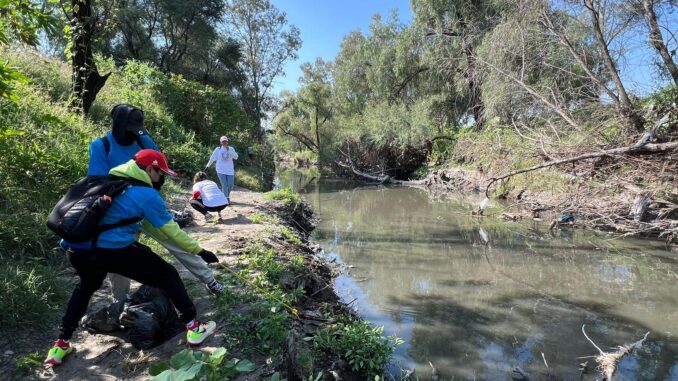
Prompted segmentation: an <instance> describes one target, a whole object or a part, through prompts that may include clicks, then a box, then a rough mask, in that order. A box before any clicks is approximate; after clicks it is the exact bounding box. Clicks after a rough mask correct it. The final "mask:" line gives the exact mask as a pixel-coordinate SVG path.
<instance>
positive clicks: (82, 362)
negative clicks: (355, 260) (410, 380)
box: [0, 189, 355, 381]
mask: <svg viewBox="0 0 678 381" xmlns="http://www.w3.org/2000/svg"><path fill="white" fill-rule="evenodd" d="M174 196H175V197H174V201H173V202H171V203H170V205H171V206H172V207H173V209H180V208H182V207H183V204H184V203H185V200H186V199H187V198H186V196H187V194H179V195H174ZM231 196H232V201H233V202H232V205H231V206H229V207H228V208H227V209H226V210H225V211H223V212H222V216H223V218H224V219H223V220H222V221H218V222H216V221H214V222H206V221H205V220H204V218H203V217H202V216H201V215H199V214H198V213H194V216H195V221H194V222H193V223H192V224H191V225H189V226H188V227H186V228H185V230H186V231H187V232H189V233H190V234H191V235H193V236H194V237H196V238H197V239H198V241H199V242H200V244H201V245H202V246H203V247H205V248H207V249H209V250H212V251H213V252H215V253H217V254H218V257H219V259H220V261H221V263H223V264H226V265H228V266H234V267H233V268H237V264H238V262H239V261H242V258H239V257H240V255H241V253H242V252H243V251H244V250H246V248H247V247H248V245H250V244H251V243H252V242H255V241H256V242H260V243H261V244H263V245H264V246H266V247H267V248H273V249H274V250H275V252H276V255H277V256H278V257H277V259H278V260H280V261H285V260H286V259H285V258H286V257H288V258H289V257H291V256H293V255H294V256H298V255H303V266H304V268H305V269H306V270H308V271H305V272H304V274H306V275H304V276H293V274H285V273H283V275H282V276H281V277H280V282H281V285H282V287H283V288H286V289H294V288H299V287H300V288H301V289H303V294H304V295H303V297H302V298H301V301H300V302H298V303H296V304H295V305H294V307H295V308H297V309H298V310H299V316H300V317H299V318H294V317H291V318H289V319H288V322H287V324H286V329H287V337H288V339H287V344H286V345H285V346H284V348H282V350H279V351H274V352H275V353H273V354H268V353H262V351H260V350H257V349H258V348H253V347H252V346H256V345H258V344H257V343H254V342H252V343H248V342H239V343H236V344H235V345H234V343H232V342H230V343H227V342H226V341H227V340H229V329H232V328H233V327H229V326H228V325H227V324H226V323H225V322H224V320H223V319H220V317H219V316H220V315H219V314H218V313H217V306H218V303H217V301H216V299H215V297H214V296H212V295H211V294H209V293H208V291H207V290H206V289H205V287H204V286H203V285H202V284H201V283H200V282H199V281H197V280H196V279H195V278H194V277H193V276H192V274H190V273H189V272H188V271H187V270H186V269H185V268H183V267H182V266H181V265H178V264H177V263H176V261H173V263H174V264H175V266H176V267H177V269H178V270H179V273H180V275H181V276H182V278H183V279H184V283H185V285H186V287H187V289H188V291H189V295H191V297H192V298H193V301H194V303H195V304H196V307H197V310H198V317H199V318H200V319H202V320H207V319H214V320H216V321H217V324H218V327H219V333H217V334H216V335H215V336H214V337H212V338H211V339H209V340H208V341H207V342H206V343H205V344H204V345H203V346H202V348H201V349H202V350H205V351H211V350H214V349H216V348H218V347H227V348H229V354H228V358H240V359H243V358H245V359H247V360H250V361H252V362H254V363H255V366H256V369H255V370H254V371H253V372H251V373H247V374H241V375H240V376H239V378H238V380H262V379H265V380H267V379H270V377H271V376H272V375H273V374H274V373H275V372H279V373H280V375H281V376H283V377H286V378H288V379H290V380H293V379H300V378H301V377H303V375H302V374H301V373H303V372H305V371H306V370H304V369H302V368H303V366H304V365H303V364H299V363H298V361H297V360H298V359H297V357H298V356H297V354H298V353H299V351H302V350H305V349H304V346H308V344H307V343H306V342H305V341H304V340H302V339H303V337H305V336H306V335H311V334H312V333H313V332H314V331H316V330H318V329H321V328H322V327H324V326H327V325H329V324H332V323H333V322H332V321H331V320H328V319H325V318H323V317H322V316H323V314H322V313H320V312H319V311H321V310H322V311H334V312H335V313H338V314H348V313H349V312H348V311H346V309H345V308H344V306H342V305H341V304H340V302H339V300H338V298H337V296H336V294H335V293H334V291H333V289H332V287H331V282H332V277H333V275H335V274H336V271H335V270H336V269H333V268H332V264H330V263H327V262H324V261H322V260H321V259H318V257H316V256H315V255H314V254H315V251H316V250H317V248H313V247H311V245H310V244H309V243H308V241H307V240H306V238H307V233H308V232H309V231H310V230H312V228H313V222H312V213H311V212H310V209H309V208H308V207H306V208H300V207H297V208H294V210H291V209H290V208H289V207H286V206H285V205H284V204H283V203H281V202H279V201H267V200H265V199H264V197H263V194H261V193H256V192H250V191H247V190H244V189H236V190H235V191H234V192H233V193H232V194H231ZM255 214H257V215H259V216H260V215H262V214H266V215H275V216H278V217H279V218H280V219H279V220H278V222H270V223H261V222H259V223H253V221H252V217H253V216H254V215H255ZM285 226H287V229H288V231H290V230H292V229H294V231H295V233H296V234H297V235H298V237H299V238H300V239H301V240H300V241H296V240H294V243H293V244H292V243H290V242H289V239H286V238H285V237H284V236H283V235H281V231H282V230H283V229H285ZM164 258H166V259H168V260H170V261H171V259H172V257H171V256H169V255H167V254H165V256H164ZM217 273H218V274H220V275H218V277H220V279H222V280H223V279H226V278H228V277H229V276H230V275H229V274H227V273H226V272H225V271H223V270H219V269H217ZM59 276H63V277H67V278H69V279H70V281H71V282H72V283H73V284H75V282H76V281H77V277H76V276H75V275H74V273H73V271H72V269H69V268H68V267H67V266H64V270H63V271H62V272H61V273H60V274H59ZM107 283H108V282H106V283H105V285H104V287H103V288H102V289H101V290H99V291H98V292H97V293H96V294H95V296H94V298H93V300H92V302H91V303H90V311H91V310H92V309H93V308H95V307H96V306H98V305H102V304H106V303H108V301H109V300H110V299H109V298H110V296H109V295H110V292H109V285H108V284H107ZM135 286H138V284H137V285H133V289H134V287H135ZM69 291H70V290H69ZM64 307H65V306H64ZM229 308H231V310H232V311H233V312H234V313H235V314H238V313H239V311H242V312H243V315H244V316H245V315H246V314H245V313H246V311H247V310H248V308H249V306H248V305H246V303H243V304H237V303H236V304H234V305H231V306H230V307H229ZM324 316H327V313H325V315H324ZM56 337H57V321H54V322H53V324H52V326H51V327H50V328H48V329H36V330H33V331H31V332H25V333H24V334H21V335H16V336H14V337H13V338H12V340H11V341H10V340H9V337H3V338H0V356H4V358H3V359H2V361H1V363H2V365H1V367H2V368H1V369H0V370H1V371H2V374H4V375H5V376H0V379H25V380H83V381H84V380H87V381H99V380H101V381H104V380H147V379H149V378H150V376H149V373H148V367H149V366H150V365H151V364H154V363H157V362H160V361H165V362H167V361H168V360H169V358H170V357H171V356H172V355H173V354H175V353H177V352H179V351H181V350H182V349H184V348H185V347H186V346H185V334H184V333H181V334H179V335H177V336H176V337H174V338H172V339H170V340H168V341H167V342H165V343H164V344H162V345H160V346H158V347H155V348H152V349H150V350H146V351H139V350H136V349H135V348H134V347H132V345H131V344H130V343H129V340H128V339H127V335H126V333H119V334H91V333H88V332H87V331H85V330H83V329H79V330H78V331H76V334H75V335H74V337H73V339H72V345H73V346H74V347H75V349H76V351H75V352H74V353H73V354H71V355H70V356H68V358H67V359H66V361H65V362H64V364H62V365H61V366H59V367H56V368H51V367H44V366H36V367H33V369H32V370H31V371H30V372H28V373H27V374H23V375H16V373H15V371H16V367H15V365H14V361H11V360H12V359H14V358H16V357H17V356H20V355H23V354H26V353H31V352H38V353H40V354H41V355H44V354H46V353H47V351H48V349H49V348H50V346H51V345H52V343H53V341H54V340H55V338H56ZM314 368H316V369H324V371H325V374H326V375H327V376H330V375H335V374H336V375H342V376H343V379H345V380H346V379H355V376H354V375H352V374H350V372H347V371H345V370H343V368H345V364H342V362H341V361H339V360H337V359H335V358H333V357H332V355H330V354H327V355H326V356H325V358H320V359H316V361H315V364H314Z"/></svg>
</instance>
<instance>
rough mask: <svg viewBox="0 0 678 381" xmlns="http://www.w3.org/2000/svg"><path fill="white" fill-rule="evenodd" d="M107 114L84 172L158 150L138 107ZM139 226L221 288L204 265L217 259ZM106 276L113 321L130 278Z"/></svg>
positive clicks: (104, 170) (95, 172)
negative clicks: (105, 129) (108, 122)
mask: <svg viewBox="0 0 678 381" xmlns="http://www.w3.org/2000/svg"><path fill="white" fill-rule="evenodd" d="M111 118H112V120H113V127H112V129H111V132H109V133H108V134H106V136H105V137H103V138H100V139H96V140H94V141H93V142H92V143H91V144H90V146H89V167H88V168H87V175H88V176H104V175H107V174H108V172H109V171H110V170H111V169H112V168H114V167H116V166H118V165H120V164H124V163H126V162H127V161H129V160H130V159H132V158H133V157H134V155H135V154H136V153H137V152H139V151H141V150H142V149H153V150H156V151H160V149H159V148H158V146H157V145H156V144H155V142H154V141H153V139H152V138H151V136H150V135H149V133H148V130H147V129H146V127H145V126H144V113H143V111H142V110H141V109H139V108H137V107H134V106H132V105H129V104H119V105H117V106H115V107H114V108H113V110H112V111H111ZM161 185H162V184H161ZM141 230H142V232H144V234H146V235H147V236H149V237H151V238H153V239H154V240H155V241H157V242H158V243H159V244H161V245H162V246H163V247H165V249H167V251H169V252H170V254H172V255H173V256H174V257H175V258H176V259H177V260H178V261H179V262H181V264H183V265H184V267H186V269H188V271H190V272H191V273H192V274H193V275H195V277H196V278H198V279H200V280H201V281H202V282H203V283H205V286H206V287H207V289H208V290H210V291H211V292H212V293H214V294H216V295H218V294H219V293H221V292H222V291H223V289H224V286H223V284H221V283H220V282H219V281H218V280H216V279H215V277H214V271H212V270H211V269H210V268H209V267H208V266H207V263H215V262H218V259H217V258H216V257H204V258H202V257H200V256H195V255H193V254H191V253H188V252H186V251H185V250H182V248H181V247H179V246H177V245H174V244H173V243H172V242H171V241H168V240H167V239H166V237H164V236H163V235H162V234H160V233H159V232H157V231H156V230H154V229H151V228H150V224H149V223H147V222H144V223H143V224H142V229H141ZM109 279H110V281H111V288H112V293H113V299H114V302H113V304H111V306H110V308H109V312H108V315H109V319H111V321H110V323H113V324H117V319H118V317H119V316H120V314H121V313H122V309H123V307H124V303H125V299H126V298H127V294H128V293H129V289H130V281H129V279H128V278H126V277H123V276H121V275H119V274H111V275H110V278H109Z"/></svg>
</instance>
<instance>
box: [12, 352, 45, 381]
mask: <svg viewBox="0 0 678 381" xmlns="http://www.w3.org/2000/svg"><path fill="white" fill-rule="evenodd" d="M14 362H15V363H16V368H17V377H20V376H22V375H25V374H26V373H28V372H29V371H30V370H31V369H33V368H35V367H38V366H42V355H41V354H40V353H38V352H31V353H28V354H26V355H23V356H19V357H17V358H16V359H15V360H14Z"/></svg>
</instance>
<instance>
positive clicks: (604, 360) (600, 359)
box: [581, 324, 650, 381]
mask: <svg viewBox="0 0 678 381" xmlns="http://www.w3.org/2000/svg"><path fill="white" fill-rule="evenodd" d="M584 327H586V324H584V325H582V326H581V331H582V333H583V334H584V337H586V340H588V341H589V342H590V343H591V344H592V345H593V346H594V347H596V349H597V350H598V352H599V353H600V354H599V355H598V356H596V362H597V363H598V370H599V371H600V373H601V374H602V376H603V380H607V381H612V377H613V376H614V374H615V372H616V371H617V364H618V363H619V361H620V360H621V359H622V357H624V356H626V355H627V354H629V353H631V352H632V351H634V350H636V349H640V347H642V346H643V342H644V341H645V339H647V336H648V335H649V334H650V332H647V333H645V336H643V338H642V339H640V340H638V341H636V342H635V343H631V344H626V345H620V346H618V347H617V351H616V352H604V351H603V350H602V349H600V347H599V346H597V345H596V343H594V342H593V340H591V338H589V336H588V335H587V334H586V331H585V330H584Z"/></svg>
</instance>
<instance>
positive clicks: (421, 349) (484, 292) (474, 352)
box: [279, 172, 678, 380]
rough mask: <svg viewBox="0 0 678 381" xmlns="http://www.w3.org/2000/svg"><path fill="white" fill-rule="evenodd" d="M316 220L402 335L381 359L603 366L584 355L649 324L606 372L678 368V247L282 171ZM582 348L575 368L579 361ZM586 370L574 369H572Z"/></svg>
mask: <svg viewBox="0 0 678 381" xmlns="http://www.w3.org/2000/svg"><path fill="white" fill-rule="evenodd" d="M279 184H282V185H286V186H291V187H292V188H294V189H295V190H297V191H299V192H301V193H302V194H304V196H305V198H306V199H307V200H308V201H309V202H310V203H311V204H312V205H313V207H314V209H315V211H316V213H318V214H319V216H320V218H321V222H320V224H319V225H318V227H317V228H316V230H315V231H314V233H313V240H314V241H315V242H317V243H318V244H320V245H321V246H322V248H323V254H322V255H325V256H328V257H329V258H332V259H336V260H337V261H339V262H340V263H342V264H343V265H344V267H346V271H345V272H344V274H343V275H341V276H340V277H338V278H337V279H336V281H335V289H336V290H337V293H338V294H339V295H340V296H341V298H342V300H344V301H345V302H352V303H351V306H353V307H355V308H356V309H357V311H358V313H359V314H360V316H361V317H363V318H364V319H366V320H368V321H370V322H371V323H372V324H374V325H376V326H384V327H385V333H386V334H389V335H396V336H398V337H400V338H402V339H403V340H404V341H405V343H404V344H402V345H400V346H399V347H398V349H397V350H396V353H395V355H394V357H393V362H392V364H391V365H390V370H391V372H393V373H397V372H398V371H399V370H401V369H414V370H415V375H416V376H418V377H419V378H420V379H421V380H425V379H430V377H431V371H432V368H431V365H433V366H434V367H435V368H436V370H437V373H438V374H439V376H440V379H442V380H450V379H454V380H474V379H475V380H511V372H512V371H513V370H514V369H515V368H516V367H520V368H521V369H523V370H524V371H525V372H526V373H528V374H530V375H531V376H532V377H533V379H536V380H539V379H549V377H552V378H550V379H556V380H560V379H562V380H580V379H581V380H595V379H600V377H599V375H598V373H597V372H596V371H595V366H596V364H595V361H594V360H593V359H592V358H580V357H584V356H592V355H596V354H598V351H597V350H596V349H595V347H593V345H592V344H591V343H589V342H588V341H587V340H586V338H585V337H584V335H583V334H582V325H586V332H587V334H588V335H589V337H590V338H591V339H592V340H593V341H594V342H595V343H596V344H597V345H598V346H599V347H601V348H602V349H603V350H611V347H613V346H617V345H622V344H629V343H632V342H635V341H637V340H639V339H641V338H642V337H643V335H644V334H645V333H646V332H648V331H649V332H650V335H649V336H648V339H647V340H646V341H645V343H644V344H643V347H642V349H641V350H639V351H636V352H635V353H633V354H632V355H629V356H625V357H624V358H623V359H622V361H621V362H620V363H619V367H618V372H617V375H616V377H615V380H678V342H676V339H675V337H674V336H675V335H676V334H678V274H677V273H678V252H675V251H674V252H672V251H671V250H670V249H669V248H667V246H666V245H665V244H664V243H662V242H659V241H652V240H641V239H613V238H614V237H613V236H611V235H609V234H605V233H595V232H590V231H583V230H571V229H564V230H560V231H558V232H556V233H555V234H550V233H549V231H548V224H546V223H544V222H534V221H526V222H525V221H523V222H503V221H501V220H499V219H496V218H488V217H484V218H478V217H474V216H472V215H471V213H470V211H471V209H472V208H473V206H474V205H478V201H479V200H480V198H479V196H476V195H471V196H470V197H471V198H466V197H463V196H461V195H457V196H454V195H453V196H450V197H446V198H445V199H444V200H432V199H430V197H429V196H428V194H427V192H425V191H423V190H420V189H415V188H409V187H357V186H356V184H353V183H350V182H346V181H341V180H331V179H323V180H318V179H317V178H312V177H309V176H307V175H304V174H299V173H296V172H285V173H282V174H281V175H280V177H279ZM587 361H588V366H587V367H586V368H587V370H586V371H585V372H584V373H583V374H582V372H581V371H580V367H581V364H582V363H585V362H587ZM580 374H581V378H580Z"/></svg>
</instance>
